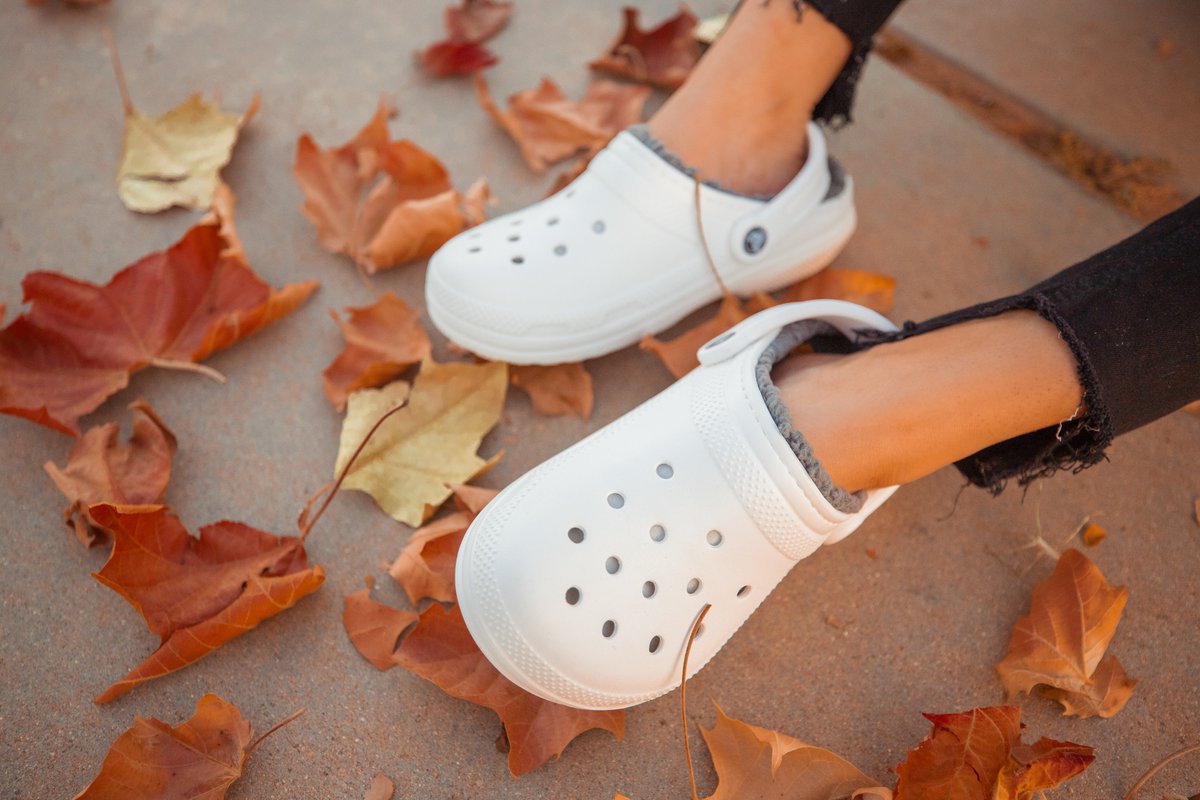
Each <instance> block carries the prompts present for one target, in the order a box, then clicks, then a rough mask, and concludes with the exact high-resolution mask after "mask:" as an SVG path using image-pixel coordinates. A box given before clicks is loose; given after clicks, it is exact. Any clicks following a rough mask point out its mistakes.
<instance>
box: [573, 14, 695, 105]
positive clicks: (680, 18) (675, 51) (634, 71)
mask: <svg viewBox="0 0 1200 800" xmlns="http://www.w3.org/2000/svg"><path fill="white" fill-rule="evenodd" d="M622 13H623V14H624V23H623V25H622V29H621V33H620V34H619V35H618V36H617V39H616V41H614V42H613V43H612V44H611V45H610V46H609V47H608V49H607V50H606V51H605V53H604V55H602V56H600V58H598V59H596V60H595V61H593V62H591V63H590V64H588V66H589V67H591V68H592V69H595V70H600V71H602V72H609V73H612V74H613V75H616V76H618V77H621V78H627V79H629V80H634V81H640V82H642V83H649V84H651V85H653V86H658V87H660V88H662V89H677V88H679V86H680V84H682V83H683V81H684V79H685V78H687V76H688V73H689V72H691V71H692V67H694V66H696V62H697V61H699V60H700V47H699V45H698V44H697V42H696V40H695V39H694V38H693V37H692V32H693V31H694V30H695V29H696V24H697V19H696V16H695V15H694V14H692V12H691V11H689V10H688V9H687V7H686V6H682V7H680V9H679V13H678V14H676V15H675V16H673V17H671V18H669V19H667V20H665V21H663V22H661V23H659V25H658V26H657V27H655V28H653V29H651V30H643V29H642V28H641V26H640V25H639V17H640V16H641V14H640V12H639V11H638V9H636V8H633V7H631V6H626V7H625V8H624V9H623V10H622Z"/></svg>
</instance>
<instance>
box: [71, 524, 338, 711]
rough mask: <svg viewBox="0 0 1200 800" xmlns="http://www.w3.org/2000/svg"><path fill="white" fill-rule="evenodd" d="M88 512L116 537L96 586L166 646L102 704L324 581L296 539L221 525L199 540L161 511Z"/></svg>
mask: <svg viewBox="0 0 1200 800" xmlns="http://www.w3.org/2000/svg"><path fill="white" fill-rule="evenodd" d="M90 511H91V515H92V517H93V518H94V519H95V520H96V523H97V524H98V525H100V526H102V527H104V528H106V529H107V530H109V531H111V532H112V534H113V550H112V554H111V555H109V558H108V561H107V562H106V563H105V564H104V567H103V568H102V569H101V570H100V571H99V572H98V573H96V574H95V577H96V579H97V580H99V581H100V582H101V583H103V584H104V585H106V586H108V587H109V588H110V589H112V590H113V591H115V592H117V593H118V594H120V595H121V596H122V597H124V598H125V599H126V600H128V601H129V603H130V604H131V605H132V606H133V607H134V608H136V609H137V610H138V613H140V614H141V615H142V616H143V617H144V618H145V619H146V624H147V626H148V627H149V628H150V630H151V631H153V632H154V633H156V634H158V635H159V637H160V638H161V644H160V645H159V647H158V649H157V650H155V651H154V653H152V654H151V655H150V656H149V657H148V658H147V659H146V660H145V661H143V662H142V663H141V664H139V665H138V666H137V667H134V668H133V669H132V670H131V671H130V672H129V674H127V675H126V676H125V677H124V678H122V679H121V680H119V681H117V682H116V683H115V684H113V685H112V686H110V687H109V688H108V689H107V690H105V691H104V692H103V693H102V694H100V696H98V697H97V698H96V700H95V702H97V703H107V702H109V701H110V700H115V699H116V698H118V697H120V696H121V695H123V694H125V693H126V692H128V691H129V690H130V689H132V688H133V687H135V686H137V685H138V684H141V683H144V682H146V681H148V680H151V679H153V678H157V677H160V676H162V675H166V674H167V673H169V672H174V671H175V670H177V669H181V668H182V667H185V666H187V665H188V664H191V663H193V662H195V661H198V660H199V659H201V658H203V657H204V656H206V655H208V654H209V653H211V652H212V651H213V650H215V649H216V648H218V647H220V646H221V645H222V644H224V643H226V642H228V641H229V640H231V639H234V638H236V637H238V636H241V635H242V634H243V633H246V632H247V631H249V630H250V629H252V628H254V627H255V626H256V625H258V623H260V622H262V621H263V620H264V619H267V618H268V617H272V616H274V615H276V614H278V613H280V612H281V611H284V610H286V609H288V608H291V607H292V606H293V605H295V604H296V603H297V602H298V601H299V600H300V599H301V598H303V597H304V596H306V595H308V594H311V593H312V592H314V591H316V590H317V588H318V587H319V586H320V585H321V583H322V581H324V580H325V571H324V570H323V569H322V568H321V567H320V566H317V565H314V566H309V564H308V556H307V554H306V553H305V551H304V543H303V541H301V540H300V539H298V538H296V537H293V536H275V535H273V534H270V533H267V532H266V531H260V530H256V529H255V528H251V527H249V526H248V525H243V524H241V523H238V522H218V523H216V524H214V525H208V526H206V527H204V528H201V529H200V536H199V538H193V537H192V536H191V535H190V534H188V532H187V531H186V530H185V529H184V527H183V524H182V523H181V522H180V521H179V519H178V518H177V517H175V516H174V515H172V514H170V513H168V512H167V510H166V509H165V508H163V507H162V506H112V505H95V506H92V507H91V509H90Z"/></svg>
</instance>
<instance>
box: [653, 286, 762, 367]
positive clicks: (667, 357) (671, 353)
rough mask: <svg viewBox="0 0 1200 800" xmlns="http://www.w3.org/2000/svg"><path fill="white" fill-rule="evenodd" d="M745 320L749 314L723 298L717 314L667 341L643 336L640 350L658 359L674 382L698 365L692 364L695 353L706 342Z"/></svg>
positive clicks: (733, 299) (730, 297)
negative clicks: (648, 352)
mask: <svg viewBox="0 0 1200 800" xmlns="http://www.w3.org/2000/svg"><path fill="white" fill-rule="evenodd" d="M748 316H749V313H748V312H747V311H746V309H745V308H744V307H743V305H742V301H741V300H738V299H737V298H736V297H734V296H733V295H731V294H727V295H725V297H724V298H722V300H721V305H720V306H718V308H717V313H716V314H715V315H714V316H713V317H712V318H711V319H707V320H705V321H704V322H701V323H700V324H699V325H697V326H695V327H694V328H690V329H688V330H687V331H685V332H684V333H681V334H680V335H679V336H676V337H675V338H674V339H671V340H669V341H668V340H663V339H659V338H658V337H656V336H646V337H644V338H643V339H642V342H641V345H640V346H641V348H642V349H643V350H649V351H650V352H651V353H653V354H654V355H656V356H658V358H659V360H660V361H662V362H663V364H664V365H665V366H666V368H667V370H669V371H670V373H671V374H672V375H674V376H675V377H676V378H682V377H683V376H684V375H686V374H688V373H689V372H691V371H692V370H693V369H695V368H696V367H698V366H699V365H700V362H699V361H697V360H696V351H697V350H699V349H700V347H701V346H703V345H704V343H705V342H707V341H708V340H709V339H712V338H713V337H715V336H719V335H720V334H722V333H724V332H725V331H727V330H729V329H730V328H732V327H733V326H734V325H737V324H738V323H739V322H741V321H742V320H744V319H745V318H746V317H748Z"/></svg>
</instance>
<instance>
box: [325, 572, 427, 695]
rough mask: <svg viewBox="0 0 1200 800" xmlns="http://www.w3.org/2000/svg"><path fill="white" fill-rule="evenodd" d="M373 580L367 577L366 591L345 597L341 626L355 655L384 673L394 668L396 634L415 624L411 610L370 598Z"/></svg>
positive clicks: (398, 638)
mask: <svg viewBox="0 0 1200 800" xmlns="http://www.w3.org/2000/svg"><path fill="white" fill-rule="evenodd" d="M374 586H375V579H374V578H371V577H368V578H367V588H365V589H359V590H358V591H357V592H355V593H354V594H348V595H346V596H345V598H344V601H345V605H344V606H343V608H342V624H343V625H344V626H345V627H346V633H347V634H349V636H350V642H351V644H353V645H354V647H355V649H356V650H358V653H359V655H361V656H362V657H363V658H365V659H366V660H367V661H370V662H371V664H372V665H373V666H374V667H375V669H377V670H379V671H381V672H384V671H386V670H389V669H391V668H392V667H394V666H396V662H395V660H394V658H393V654H394V653H395V652H396V644H397V643H398V642H399V641H400V634H402V633H404V630H405V629H406V628H407V627H409V626H410V625H412V624H413V623H414V622H416V621H417V615H416V614H414V613H413V612H411V611H401V610H400V609H397V608H392V607H391V606H385V605H384V604H383V603H377V602H376V601H374V600H372V599H371V589H373V588H374Z"/></svg>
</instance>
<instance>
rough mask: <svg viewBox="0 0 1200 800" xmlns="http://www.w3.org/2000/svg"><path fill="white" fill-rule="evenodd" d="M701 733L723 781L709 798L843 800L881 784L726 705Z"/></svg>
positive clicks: (710, 799)
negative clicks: (742, 719) (728, 710)
mask: <svg viewBox="0 0 1200 800" xmlns="http://www.w3.org/2000/svg"><path fill="white" fill-rule="evenodd" d="M714 705H715V704H714ZM700 732H701V733H703V734H704V741H705V742H706V743H707V744H708V750H709V753H711V755H712V760H713V766H714V767H715V768H716V770H717V779H718V782H717V790H716V791H715V792H714V793H713V794H712V795H710V796H709V797H708V798H706V800H740V799H741V798H756V797H787V798H789V800H842V798H846V797H849V796H850V795H851V794H852V793H853V792H855V791H857V790H860V789H871V788H875V787H878V786H879V782H878V781H876V780H873V779H871V778H869V777H868V776H867V775H865V774H864V773H863V772H862V771H861V770H859V769H858V768H857V767H855V766H854V765H853V764H851V763H850V762H849V761H846V760H845V759H843V758H841V757H840V756H837V755H834V754H833V753H831V752H830V751H828V750H824V749H822V748H820V747H813V746H812V745H807V744H804V743H803V742H801V741H799V740H798V739H793V738H792V737H790V736H785V735H783V734H781V733H778V732H776V731H772V730H767V729H765V728H758V727H755V726H753V725H747V724H746V723H744V722H739V721H738V720H736V719H733V718H732V717H729V716H727V715H726V714H725V712H724V711H722V710H721V708H720V706H717V721H716V724H714V725H713V727H712V728H709V729H708V730H704V729H703V728H701V731H700ZM884 791H886V790H884Z"/></svg>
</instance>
